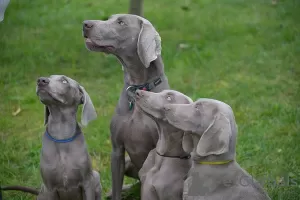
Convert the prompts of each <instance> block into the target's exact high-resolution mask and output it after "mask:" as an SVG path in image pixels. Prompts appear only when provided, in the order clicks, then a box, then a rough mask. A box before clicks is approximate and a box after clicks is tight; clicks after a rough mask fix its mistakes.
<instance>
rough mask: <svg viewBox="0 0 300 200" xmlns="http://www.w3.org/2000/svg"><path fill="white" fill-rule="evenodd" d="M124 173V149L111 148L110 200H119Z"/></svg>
mask: <svg viewBox="0 0 300 200" xmlns="http://www.w3.org/2000/svg"><path fill="white" fill-rule="evenodd" d="M124 171H125V149H124V147H113V152H112V154H111V172H112V200H121V192H122V186H123V180H124Z"/></svg>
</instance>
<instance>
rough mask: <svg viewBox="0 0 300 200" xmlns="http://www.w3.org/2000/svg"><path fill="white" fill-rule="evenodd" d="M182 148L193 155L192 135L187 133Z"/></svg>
mask: <svg viewBox="0 0 300 200" xmlns="http://www.w3.org/2000/svg"><path fill="white" fill-rule="evenodd" d="M182 148H183V150H184V151H185V152H187V153H191V152H192V151H193V148H194V142H193V137H192V135H191V134H190V133H187V132H185V133H184V135H183V138H182Z"/></svg>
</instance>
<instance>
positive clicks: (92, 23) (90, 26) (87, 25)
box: [83, 20, 94, 30]
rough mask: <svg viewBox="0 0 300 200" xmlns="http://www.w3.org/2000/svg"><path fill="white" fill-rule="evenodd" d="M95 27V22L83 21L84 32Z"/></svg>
mask: <svg viewBox="0 0 300 200" xmlns="http://www.w3.org/2000/svg"><path fill="white" fill-rule="evenodd" d="M93 26H94V22H93V21H90V20H85V21H83V30H88V29H91V28H92V27H93Z"/></svg>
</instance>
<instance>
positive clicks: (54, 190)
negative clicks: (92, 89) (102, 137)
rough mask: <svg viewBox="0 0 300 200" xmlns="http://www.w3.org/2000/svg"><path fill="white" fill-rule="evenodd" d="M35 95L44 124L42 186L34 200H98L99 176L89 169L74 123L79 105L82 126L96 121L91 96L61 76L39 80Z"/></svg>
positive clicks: (80, 134)
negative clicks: (40, 105) (40, 103)
mask: <svg viewBox="0 0 300 200" xmlns="http://www.w3.org/2000/svg"><path fill="white" fill-rule="evenodd" d="M36 93H37V95H38V97H39V99H40V101H41V102H42V103H43V104H44V105H45V125H46V130H45V133H44V136H43V139H42V150H41V156H40V170H41V176H42V180H43V185H42V189H41V191H40V192H39V195H38V198H37V199H38V200H44V199H47V200H83V199H84V200H100V199H101V190H102V189H101V188H102V187H101V183H100V176H99V173H98V172H96V171H93V170H92V165H91V160H90V157H89V154H88V151H87V146H86V143H85V140H84V136H83V134H82V132H81V128H80V126H79V125H78V122H77V120H76V113H77V110H78V106H79V105H80V104H83V109H82V116H81V122H82V124H83V125H84V126H86V125H87V124H88V123H89V122H90V121H91V120H94V119H96V117H97V114H96V111H95V108H94V106H93V103H92V101H91V99H90V96H89V95H88V93H87V92H86V91H85V89H84V88H83V87H82V86H80V85H79V84H78V83H77V82H76V81H75V80H73V79H71V78H69V77H66V76H63V75H52V76H50V77H48V78H47V77H40V78H39V79H38V80H37V87H36Z"/></svg>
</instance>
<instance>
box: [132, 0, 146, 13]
mask: <svg viewBox="0 0 300 200" xmlns="http://www.w3.org/2000/svg"><path fill="white" fill-rule="evenodd" d="M129 1H130V2H129V13H130V14H134V15H139V16H141V17H143V2H144V0H129Z"/></svg>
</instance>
